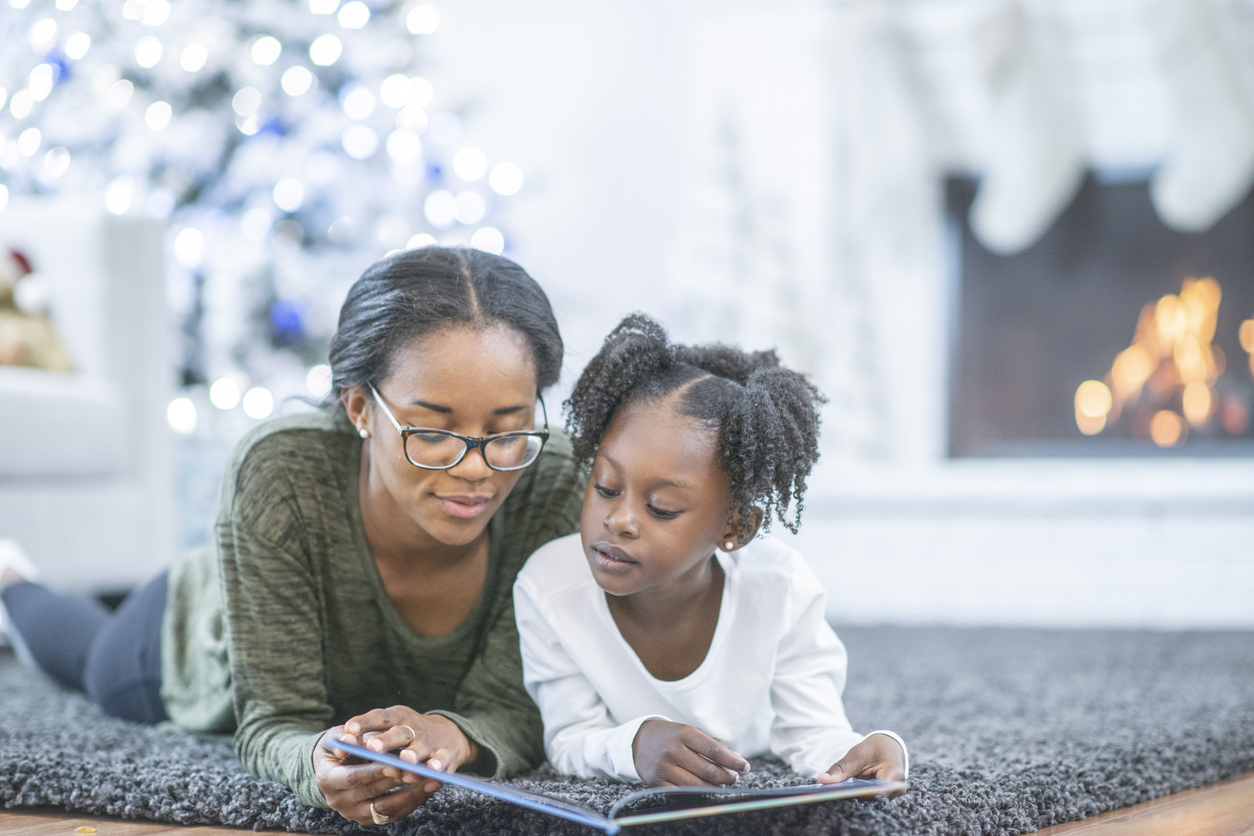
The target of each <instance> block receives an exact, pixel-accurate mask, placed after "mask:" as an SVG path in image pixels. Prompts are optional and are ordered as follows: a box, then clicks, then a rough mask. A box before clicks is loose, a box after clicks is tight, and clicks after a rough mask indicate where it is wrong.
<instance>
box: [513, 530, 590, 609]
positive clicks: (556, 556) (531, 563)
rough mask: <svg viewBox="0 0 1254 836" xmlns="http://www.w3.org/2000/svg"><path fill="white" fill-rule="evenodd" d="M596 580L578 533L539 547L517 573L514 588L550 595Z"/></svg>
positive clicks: (537, 595)
mask: <svg viewBox="0 0 1254 836" xmlns="http://www.w3.org/2000/svg"><path fill="white" fill-rule="evenodd" d="M588 583H595V581H594V580H593V579H592V572H591V571H590V570H589V569H588V562H587V560H586V558H585V557H584V553H583V541H582V540H581V539H580V535H579V532H577V531H576V532H575V533H574V534H568V535H566V536H565V537H558V538H557V539H556V540H550V541H549V542H547V543H545V544H544V545H543V546H541V547H540V548H538V549H536V551H535V553H534V554H532V555H531V557H529V558H527V562H526V564H525V565H524V566H523V568H522V570H521V571H519V573H518V580H517V581H515V583H514V587H515V589H519V588H521V589H524V590H525V591H526V592H527V593H528V594H529V595H530V596H531V597H532V598H536V599H540V598H551V597H554V596H557V595H561V594H563V593H564V592H567V591H569V590H571V589H574V588H578V587H582V586H586V585H587V584H588Z"/></svg>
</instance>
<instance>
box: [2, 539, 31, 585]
mask: <svg viewBox="0 0 1254 836" xmlns="http://www.w3.org/2000/svg"><path fill="white" fill-rule="evenodd" d="M38 580H39V570H38V569H36V568H35V564H34V563H31V561H30V556H29V555H27V554H26V550H25V549H23V548H22V547H21V546H20V545H19V544H18V542H17V541H16V540H13V539H9V538H3V537H0V590H3V589H4V588H5V587H8V586H12V585H13V584H15V583H21V582H22V581H38Z"/></svg>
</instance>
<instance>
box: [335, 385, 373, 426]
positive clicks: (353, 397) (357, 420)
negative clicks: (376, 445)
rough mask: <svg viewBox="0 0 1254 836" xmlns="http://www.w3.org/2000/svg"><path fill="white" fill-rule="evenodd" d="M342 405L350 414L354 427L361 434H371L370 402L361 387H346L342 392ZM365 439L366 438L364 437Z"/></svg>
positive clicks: (349, 418) (349, 417)
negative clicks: (369, 428)
mask: <svg viewBox="0 0 1254 836" xmlns="http://www.w3.org/2000/svg"><path fill="white" fill-rule="evenodd" d="M340 403H342V404H344V411H345V412H346V413H348V420H349V421H352V422H353V426H354V427H356V428H357V431H358V432H359V433H360V432H363V431H364V432H367V433H368V432H369V430H368V427H369V426H370V401H369V399H367V398H366V393H365V392H363V391H362V388H361V387H360V386H346V387H344V388H343V389H341V390H340ZM362 437H363V438H365V437H366V436H362Z"/></svg>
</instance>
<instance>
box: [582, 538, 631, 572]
mask: <svg viewBox="0 0 1254 836" xmlns="http://www.w3.org/2000/svg"><path fill="white" fill-rule="evenodd" d="M589 551H591V552H592V558H593V560H595V561H596V564H597V566H598V567H599V568H600V569H601V570H602V571H605V572H608V573H610V574H612V575H622V574H625V573H627V572H630V571H631V567H633V566H635V565H636V561H635V560H632V559H631V556H630V555H628V554H627V552H625V551H623V550H622V549H620V548H618V547H617V546H611V545H610V544H609V543H593V544H592V547H591V548H590V549H589Z"/></svg>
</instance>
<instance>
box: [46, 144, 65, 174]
mask: <svg viewBox="0 0 1254 836" xmlns="http://www.w3.org/2000/svg"><path fill="white" fill-rule="evenodd" d="M69 168H70V152H69V151H68V150H67V149H65V148H53V149H52V150H50V151H49V152H48V153H47V154H45V155H44V172H46V173H47V175H48V176H49V177H52V178H53V179H56V178H58V177H60V176H62V175H63V174H65V172H66V171H68V170H69Z"/></svg>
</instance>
